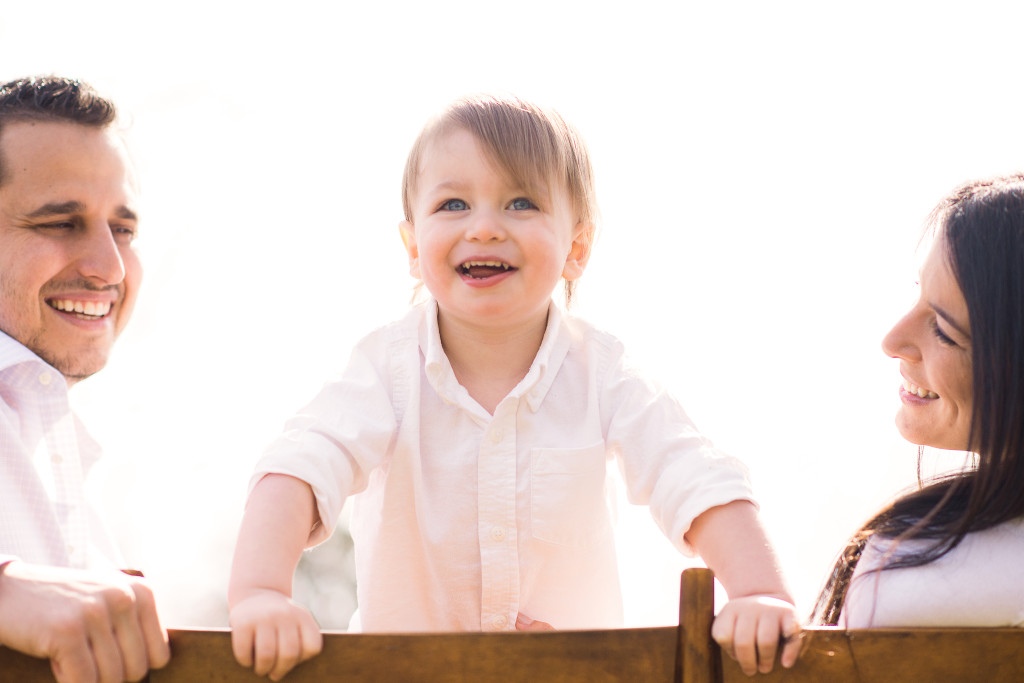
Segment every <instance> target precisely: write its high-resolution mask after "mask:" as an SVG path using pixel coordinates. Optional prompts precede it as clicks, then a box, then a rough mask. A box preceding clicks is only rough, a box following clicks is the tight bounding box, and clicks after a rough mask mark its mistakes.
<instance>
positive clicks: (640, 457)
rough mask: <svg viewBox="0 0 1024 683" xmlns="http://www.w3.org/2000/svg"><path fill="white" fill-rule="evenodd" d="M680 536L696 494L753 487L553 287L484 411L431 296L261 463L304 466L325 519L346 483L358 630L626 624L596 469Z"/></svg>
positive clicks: (739, 496)
mask: <svg viewBox="0 0 1024 683" xmlns="http://www.w3.org/2000/svg"><path fill="white" fill-rule="evenodd" d="M612 461H614V462H616V463H617V464H618V466H619V467H620V469H621V471H622V473H623V475H624V480H625V483H626V488H627V491H628V495H629V498H630V500H631V501H632V502H634V503H639V504H649V505H650V509H651V513H652V514H653V516H654V518H655V520H656V521H657V523H658V524H659V525H660V527H661V529H662V530H663V531H664V532H665V534H666V535H667V536H668V537H669V538H670V539H671V540H672V541H673V542H674V543H675V544H676V545H677V546H678V547H679V548H680V550H682V551H684V552H688V551H689V549H688V548H687V546H686V543H685V541H684V539H683V535H684V534H685V533H686V532H687V530H688V529H689V527H690V523H691V522H692V521H693V519H694V518H695V517H697V516H698V515H699V514H701V513H702V512H704V511H705V510H707V509H708V508H711V507H714V506H717V505H724V504H726V503H729V502H731V501H734V500H752V494H751V490H750V486H749V483H748V480H747V473H746V469H745V468H744V467H743V465H742V464H740V463H739V462H738V461H736V460H735V459H733V458H730V457H728V456H725V455H723V454H722V453H720V452H718V451H716V450H715V449H714V448H713V447H712V445H711V443H710V442H709V441H708V440H707V439H705V438H704V437H703V436H701V435H700V434H699V433H698V432H697V429H696V427H694V425H693V423H692V422H690V420H689V419H688V418H687V416H686V414H685V413H684V412H683V409H682V407H680V405H679V404H678V403H677V402H676V401H675V400H674V399H673V398H672V397H671V396H669V395H668V394H667V393H666V392H665V391H664V390H662V389H661V388H660V387H658V386H656V385H655V384H653V383H651V382H650V381H648V380H646V379H644V378H643V377H641V376H640V375H639V374H637V372H636V371H635V370H634V369H632V368H630V367H629V365H628V364H627V362H626V359H625V357H624V356H623V349H622V345H621V344H620V343H619V342H618V341H617V340H616V339H614V338H612V337H611V336H609V335H607V334H605V333H603V332H600V331H597V330H595V329H593V328H592V327H590V326H589V325H588V324H586V323H584V322H582V321H580V320H577V319H574V318H571V317H568V316H565V315H564V314H563V313H561V312H560V311H559V309H558V307H557V306H555V305H554V304H552V306H551V308H550V313H549V316H548V327H547V331H546V333H545V336H544V339H543V342H542V344H541V347H540V350H539V351H538V353H537V357H536V358H535V359H534V362H533V365H532V366H531V367H530V370H529V372H528V373H527V375H526V377H525V378H524V379H523V380H522V382H520V384H519V385H518V386H517V387H516V388H515V389H514V390H513V391H512V392H511V393H510V394H509V395H508V396H507V397H506V398H505V399H504V400H503V401H502V402H501V403H500V404H499V405H498V406H497V408H496V409H495V411H494V415H493V416H492V415H490V414H488V412H487V411H486V410H484V409H483V408H482V407H481V406H480V405H479V404H477V403H476V402H475V401H474V400H473V399H472V398H470V396H469V394H468V393H467V391H466V389H465V388H464V387H462V386H461V385H460V384H459V383H458V381H457V380H456V378H455V375H454V373H453V371H452V368H451V365H450V364H449V362H448V359H447V358H446V357H445V355H444V352H443V350H442V348H441V341H440V337H439V335H438V327H437V308H436V303H435V302H434V301H429V302H428V303H426V304H423V305H420V306H416V307H414V308H413V309H412V310H411V311H410V312H409V314H408V315H407V316H406V317H405V318H404V319H402V320H400V321H398V322H396V323H393V324H391V325H389V326H387V327H384V328H381V329H379V330H377V331H376V332H374V333H372V334H370V335H369V336H368V337H366V338H365V339H363V340H362V341H361V342H360V343H359V344H358V346H357V347H356V349H355V351H354V352H353V354H352V357H351V360H350V362H349V365H348V367H347V369H346V370H345V371H344V373H343V374H342V375H341V377H340V378H339V379H337V380H334V381H331V382H329V383H327V384H326V385H325V386H324V388H323V390H322V391H321V393H320V394H319V395H318V396H317V397H316V398H315V399H314V400H313V402H312V403H310V404H309V406H307V407H306V408H305V409H304V410H303V411H302V412H301V413H300V414H298V415H297V416H295V417H293V418H292V419H291V420H290V421H289V422H288V423H287V425H286V431H285V433H284V434H283V435H282V436H281V437H280V438H278V439H277V440H276V441H275V442H273V443H272V444H271V446H270V447H269V448H268V450H267V451H266V452H265V454H264V456H263V458H262V459H261V461H260V462H259V464H258V466H257V470H256V474H255V475H254V477H253V480H252V483H253V484H255V483H256V482H257V481H258V480H259V479H260V477H262V476H264V475H265V474H267V473H271V472H276V473H283V474H289V475H292V476H295V477H298V478H299V479H302V480H304V481H306V482H308V483H309V484H310V485H311V486H312V488H313V492H314V494H315V496H316V501H317V506H318V511H319V515H320V520H321V521H322V523H323V526H322V527H319V528H317V529H315V530H314V532H313V534H312V535H311V537H310V543H311V544H313V543H317V542H320V541H322V540H324V539H325V538H326V537H327V536H328V535H329V534H330V532H331V530H332V529H333V526H334V524H335V521H336V519H337V517H338V514H339V512H340V510H341V507H342V504H343V503H344V501H345V499H346V497H347V496H349V495H350V494H354V493H361V495H359V496H357V497H356V499H355V501H354V503H355V504H354V510H353V517H352V523H351V532H352V536H353V538H354V540H355V544H356V578H357V587H358V601H359V605H360V616H361V620H362V628H363V630H365V631H439V630H504V629H508V630H511V629H514V627H515V618H516V614H517V613H519V612H522V613H523V614H525V615H527V616H529V617H530V618H532V619H540V620H542V621H545V622H548V623H550V624H552V625H553V626H554V627H555V628H559V629H568V628H602V627H615V626H619V625H621V623H622V600H621V595H620V589H619V579H618V572H617V563H616V556H615V544H614V538H613V527H612V519H611V513H610V511H609V507H608V495H607V494H608V493H609V491H608V488H607V486H608V483H609V482H608V479H607V478H606V468H607V465H608V464H609V463H611V462H612Z"/></svg>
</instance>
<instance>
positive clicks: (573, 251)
mask: <svg viewBox="0 0 1024 683" xmlns="http://www.w3.org/2000/svg"><path fill="white" fill-rule="evenodd" d="M593 241H594V224H593V223H591V222H590V221H580V222H579V223H577V224H576V227H575V228H574V229H573V239H572V246H571V247H570V249H569V255H568V256H567V257H566V258H565V267H564V268H563V269H562V277H564V278H565V279H566V280H577V279H579V277H580V276H581V275H583V271H584V270H585V269H586V267H587V261H589V260H590V246H591V244H592V243H593Z"/></svg>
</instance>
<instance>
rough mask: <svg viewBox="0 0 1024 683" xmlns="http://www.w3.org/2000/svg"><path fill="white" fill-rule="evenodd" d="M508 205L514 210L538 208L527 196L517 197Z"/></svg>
mask: <svg viewBox="0 0 1024 683" xmlns="http://www.w3.org/2000/svg"><path fill="white" fill-rule="evenodd" d="M508 207H509V208H510V209H512V210H513V211H527V210H529V209H536V208H537V207H536V206H534V204H533V202H531V201H530V200H529V199H527V198H526V197H516V198H515V199H513V200H512V202H511V203H510V204H509V205H508Z"/></svg>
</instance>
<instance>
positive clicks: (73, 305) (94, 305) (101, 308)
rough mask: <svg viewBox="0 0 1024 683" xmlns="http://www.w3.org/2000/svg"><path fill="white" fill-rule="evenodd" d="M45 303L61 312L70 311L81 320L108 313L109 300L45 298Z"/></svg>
mask: <svg viewBox="0 0 1024 683" xmlns="http://www.w3.org/2000/svg"><path fill="white" fill-rule="evenodd" d="M46 303H47V304H48V305H49V306H50V308H53V309H55V310H58V311H60V312H61V313H70V314H72V315H74V316H76V317H77V318H79V319H81V320H98V319H100V318H103V317H106V315H107V314H108V313H110V308H111V303H110V302H109V301H75V300H73V299H47V301H46Z"/></svg>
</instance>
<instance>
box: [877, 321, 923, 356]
mask: <svg viewBox="0 0 1024 683" xmlns="http://www.w3.org/2000/svg"><path fill="white" fill-rule="evenodd" d="M914 313H915V312H914V311H911V312H910V313H907V314H906V315H905V316H903V317H902V318H900V319H899V320H898V321H896V324H895V325H893V326H892V329H891V330H889V332H888V333H887V334H886V335H885V336H884V337H882V352H883V353H885V355H887V356H890V357H892V358H905V359H907V360H920V358H921V350H920V347H919V343H918V341H917V340H916V335H917V334H918V333H917V331H916V328H917V319H916V317H915V314H914Z"/></svg>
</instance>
